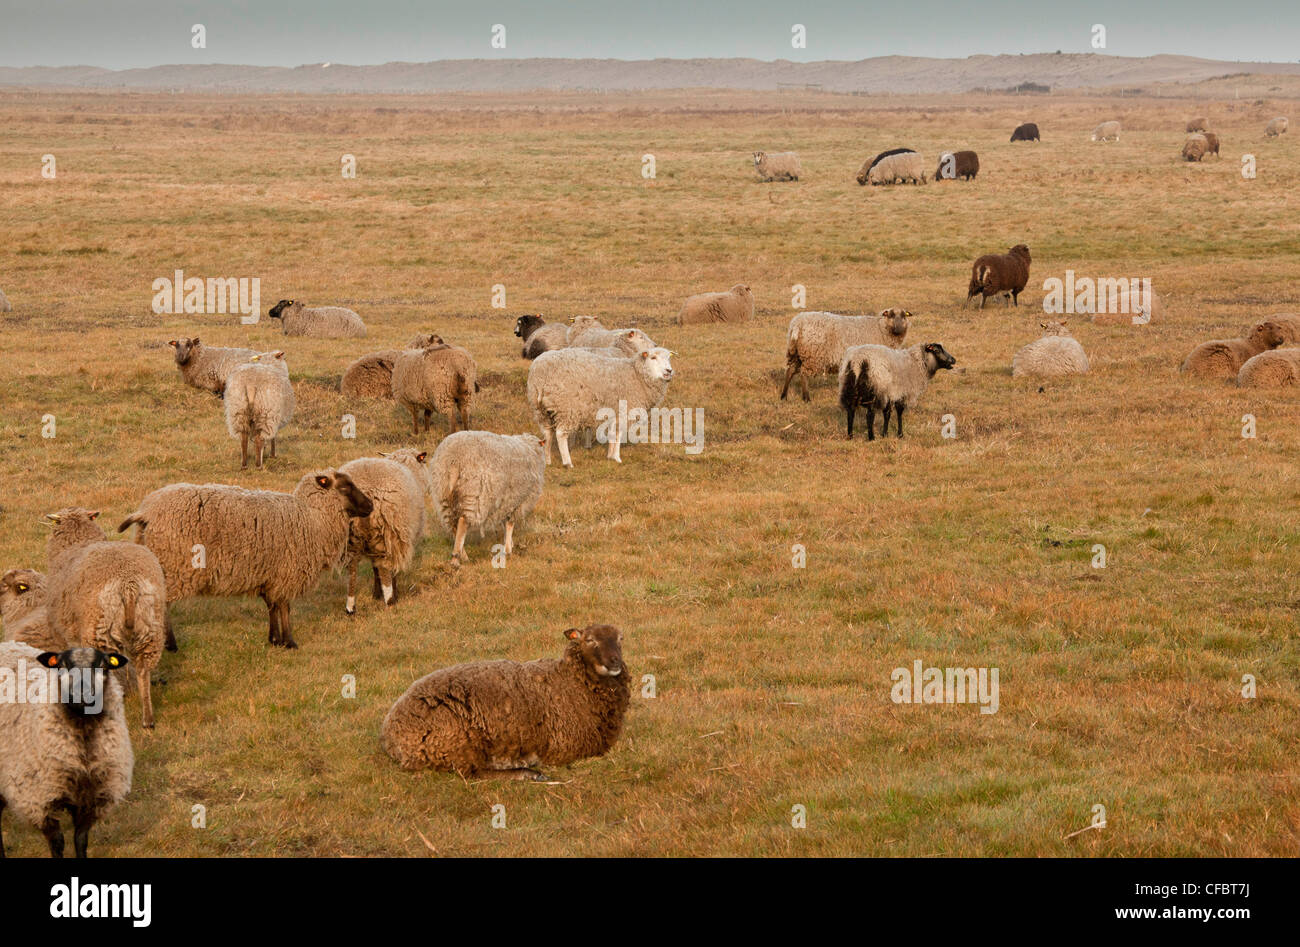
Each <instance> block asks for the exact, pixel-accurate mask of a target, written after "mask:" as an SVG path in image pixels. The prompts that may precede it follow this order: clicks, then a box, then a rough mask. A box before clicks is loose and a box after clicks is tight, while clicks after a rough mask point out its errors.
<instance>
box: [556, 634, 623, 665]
mask: <svg viewBox="0 0 1300 947" xmlns="http://www.w3.org/2000/svg"><path fill="white" fill-rule="evenodd" d="M564 637H565V640H566V641H569V642H571V643H572V644H573V645H576V646H577V651H578V653H579V654H580V655H581V656H582V660H583V661H585V662H586V663H587V666H588V667H590V668H591V669H592V670H593V671H595V672H596V673H597V674H598V675H600V676H601V677H618V676H619V675H620V674H622V673H623V632H621V631H619V630H618V629H617V628H615V627H614V626H613V625H588V626H587V627H586V628H569V629H568V630H566V631H565V632H564Z"/></svg>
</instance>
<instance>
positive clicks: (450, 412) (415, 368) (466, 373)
mask: <svg viewBox="0 0 1300 947" xmlns="http://www.w3.org/2000/svg"><path fill="white" fill-rule="evenodd" d="M478 390H479V386H478V367H477V366H476V365H475V364H474V358H473V356H471V355H470V354H469V352H468V351H466V350H465V349H463V348H460V347H459V346H456V345H447V344H445V343H444V344H442V345H430V346H427V347H425V348H420V349H407V350H406V351H404V352H403V353H402V354H401V355H399V356H398V357H397V361H396V362H395V363H394V364H393V400H394V401H396V402H398V403H399V404H402V405H405V406H406V408H407V410H409V411H410V412H411V428H412V433H413V434H417V435H418V434H419V433H420V413H421V412H423V413H424V429H425V430H426V431H427V430H429V421H430V419H431V418H432V416H433V412H435V411H437V412H438V413H439V414H445V415H446V416H447V423H448V425H449V426H450V427H451V430H452V431H455V430H457V421H458V420H459V424H460V428H462V429H466V430H468V429H469V413H470V409H471V408H472V407H473V405H474V393H475V392H477V391H478Z"/></svg>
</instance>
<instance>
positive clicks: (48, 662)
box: [36, 651, 59, 668]
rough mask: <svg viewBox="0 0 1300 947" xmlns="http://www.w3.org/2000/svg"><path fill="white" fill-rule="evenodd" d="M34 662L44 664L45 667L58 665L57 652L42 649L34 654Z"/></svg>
mask: <svg viewBox="0 0 1300 947" xmlns="http://www.w3.org/2000/svg"><path fill="white" fill-rule="evenodd" d="M36 662H37V663H38V664H43V665H45V666H46V667H47V668H56V667H58V666H59V653H58V652H57V651H42V652H41V653H40V654H38V655H37V656H36Z"/></svg>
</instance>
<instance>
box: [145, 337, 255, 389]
mask: <svg viewBox="0 0 1300 947" xmlns="http://www.w3.org/2000/svg"><path fill="white" fill-rule="evenodd" d="M167 344H168V345H170V346H171V347H172V348H174V349H175V350H176V367H177V368H178V369H180V373H181V378H182V379H183V380H184V381H185V384H187V385H189V386H190V387H192V388H199V389H201V390H203V391H210V392H212V393H213V394H215V395H217V396H218V397H224V395H225V391H226V380H227V379H228V378H229V377H230V373H231V372H232V371H234V370H235V369H236V368H238V367H239V366H240V365H243V364H244V363H245V362H247V361H248V360H249V359H251V358H253V357H254V356H256V355H257V354H258V352H257V351H255V350H254V349H239V348H222V347H220V346H216V345H204V344H203V343H202V341H200V340H199V339H198V338H193V339H172V340H170V341H169V342H168V343H167Z"/></svg>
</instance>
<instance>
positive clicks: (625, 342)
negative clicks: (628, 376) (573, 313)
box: [538, 325, 655, 355]
mask: <svg viewBox="0 0 1300 947" xmlns="http://www.w3.org/2000/svg"><path fill="white" fill-rule="evenodd" d="M570 330H572V327H570ZM569 339H570V341H569V344H568V348H573V349H609V348H612V349H618V350H619V351H620V352H622V353H623V354H625V355H636V354H637V353H639V352H645V351H647V350H649V349H652V348H654V347H655V343H654V339H652V338H650V336H648V335H646V334H645V333H644V332H642V331H641V330H640V329H606V328H605V327H604V326H601V325H594V326H590V327H588V328H585V329H583V330H582V331H581V332H577V333H575V332H573V331H570V332H569ZM538 354H540V353H538Z"/></svg>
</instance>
